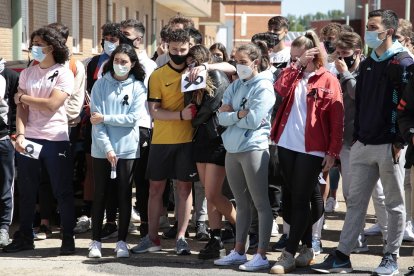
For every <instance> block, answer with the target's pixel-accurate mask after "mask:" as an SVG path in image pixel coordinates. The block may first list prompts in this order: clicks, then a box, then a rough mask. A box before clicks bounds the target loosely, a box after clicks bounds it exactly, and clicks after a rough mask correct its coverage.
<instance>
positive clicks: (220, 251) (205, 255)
mask: <svg viewBox="0 0 414 276" xmlns="http://www.w3.org/2000/svg"><path fill="white" fill-rule="evenodd" d="M224 256H226V249H225V248H224V245H223V242H222V241H221V240H220V238H219V237H213V236H212V237H211V239H210V240H209V241H208V243H207V244H206V246H205V247H204V248H203V249H201V250H200V254H198V258H199V259H202V260H209V259H217V258H223V257H224Z"/></svg>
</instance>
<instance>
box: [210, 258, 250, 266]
mask: <svg viewBox="0 0 414 276" xmlns="http://www.w3.org/2000/svg"><path fill="white" fill-rule="evenodd" d="M245 263H247V259H246V260H241V261H235V262H231V263H216V262H214V265H218V266H231V265H242V264H245Z"/></svg>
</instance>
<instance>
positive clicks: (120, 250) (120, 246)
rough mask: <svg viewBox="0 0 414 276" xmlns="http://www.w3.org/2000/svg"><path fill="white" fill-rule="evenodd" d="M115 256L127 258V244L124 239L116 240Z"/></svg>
mask: <svg viewBox="0 0 414 276" xmlns="http://www.w3.org/2000/svg"><path fill="white" fill-rule="evenodd" d="M115 252H116V257H117V258H129V250H128V245H127V244H126V242H124V241H118V242H117V243H116V247H115Z"/></svg>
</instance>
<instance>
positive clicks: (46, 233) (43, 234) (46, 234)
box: [34, 224, 52, 240]
mask: <svg viewBox="0 0 414 276" xmlns="http://www.w3.org/2000/svg"><path fill="white" fill-rule="evenodd" d="M34 237H35V240H45V239H50V238H51V237H52V230H50V228H49V227H48V226H47V225H44V224H41V225H40V226H39V228H38V229H37V230H36V231H35V233H34Z"/></svg>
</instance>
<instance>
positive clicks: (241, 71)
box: [236, 63, 254, 80]
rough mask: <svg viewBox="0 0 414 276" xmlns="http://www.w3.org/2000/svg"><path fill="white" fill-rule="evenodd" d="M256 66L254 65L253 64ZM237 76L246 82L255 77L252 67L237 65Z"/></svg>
mask: <svg viewBox="0 0 414 276" xmlns="http://www.w3.org/2000/svg"><path fill="white" fill-rule="evenodd" d="M252 64H254V63H252ZM236 70H237V75H238V76H239V78H240V79H242V80H245V79H248V78H250V77H251V76H252V75H253V69H252V67H251V65H250V66H249V65H243V64H236Z"/></svg>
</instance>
